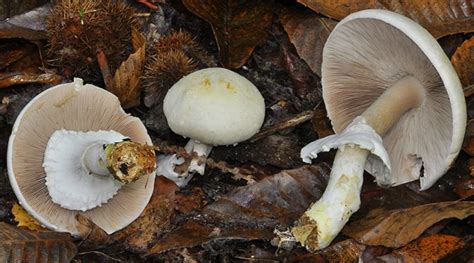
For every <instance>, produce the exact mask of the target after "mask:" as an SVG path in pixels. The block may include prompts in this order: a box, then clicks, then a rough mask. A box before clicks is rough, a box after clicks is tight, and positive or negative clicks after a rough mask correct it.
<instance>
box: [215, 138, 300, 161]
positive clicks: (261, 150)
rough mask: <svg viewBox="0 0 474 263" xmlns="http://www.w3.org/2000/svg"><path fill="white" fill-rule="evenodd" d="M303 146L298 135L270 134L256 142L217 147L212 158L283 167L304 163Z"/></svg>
mask: <svg viewBox="0 0 474 263" xmlns="http://www.w3.org/2000/svg"><path fill="white" fill-rule="evenodd" d="M300 150H301V146H300V145H299V144H298V138H297V137H296V136H283V135H270V136H267V137H265V138H262V139H261V140H258V141H256V142H254V143H250V142H244V143H239V144H238V145H237V146H235V147H226V146H222V147H215V148H214V149H213V150H212V152H211V158H214V159H216V160H234V161H238V162H240V163H246V162H254V163H257V164H259V165H262V166H264V165H268V164H270V165H273V166H276V167H279V168H283V169H289V168H295V167H298V166H300V165H301V164H302V161H301V158H300V153H299V152H300Z"/></svg>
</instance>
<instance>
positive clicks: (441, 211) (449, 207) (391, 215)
mask: <svg viewBox="0 0 474 263" xmlns="http://www.w3.org/2000/svg"><path fill="white" fill-rule="evenodd" d="M473 214H474V202H470V201H452V202H440V203H433V204H427V205H421V206H416V207H413V208H408V209H399V210H392V211H384V210H382V209H378V210H374V211H372V213H370V214H369V216H367V217H366V218H364V219H362V220H358V221H356V222H353V223H352V224H350V225H348V226H346V227H345V228H344V229H343V233H344V234H346V235H348V236H350V237H352V238H354V239H356V240H358V241H360V242H361V243H363V244H366V245H373V246H377V245H382V246H385V247H394V248H399V247H402V246H404V245H406V244H408V243H409V242H410V241H412V240H415V239H416V238H417V237H419V236H420V235H421V234H422V233H423V232H424V231H425V230H426V229H427V228H428V227H430V226H432V225H433V224H434V223H436V222H439V221H441V220H443V219H446V218H453V217H455V218H458V219H463V218H466V217H467V216H470V215H473Z"/></svg>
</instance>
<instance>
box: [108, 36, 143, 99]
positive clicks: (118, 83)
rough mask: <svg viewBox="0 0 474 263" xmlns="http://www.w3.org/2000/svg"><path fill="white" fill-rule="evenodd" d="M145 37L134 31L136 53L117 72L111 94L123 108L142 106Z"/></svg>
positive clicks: (133, 40) (133, 39) (133, 41)
mask: <svg viewBox="0 0 474 263" xmlns="http://www.w3.org/2000/svg"><path fill="white" fill-rule="evenodd" d="M145 43H146V40H145V36H143V34H142V33H140V32H138V31H137V30H135V29H133V30H132V45H133V50H134V53H133V54H131V55H130V56H129V57H128V58H127V60H125V61H124V62H122V64H121V65H120V67H119V68H118V69H117V70H116V71H115V75H114V78H113V84H112V87H111V88H110V89H109V91H110V92H112V93H114V94H115V95H116V96H117V97H118V98H119V100H120V103H121V104H122V107H124V108H130V107H134V106H138V105H139V104H140V89H139V87H140V86H139V84H140V76H141V75H142V71H143V64H144V63H145Z"/></svg>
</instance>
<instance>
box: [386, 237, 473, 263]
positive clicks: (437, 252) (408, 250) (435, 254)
mask: <svg viewBox="0 0 474 263" xmlns="http://www.w3.org/2000/svg"><path fill="white" fill-rule="evenodd" d="M464 245H465V243H464V241H463V240H462V239H460V238H459V237H455V236H450V235H442V234H437V235H431V236H427V237H422V238H420V239H418V240H415V241H413V242H411V243H410V244H408V245H406V246H404V247H402V248H400V249H397V250H395V251H393V252H392V253H391V254H389V255H386V256H383V257H381V259H382V260H384V261H385V262H436V261H438V260H440V259H441V258H443V257H445V256H447V255H449V254H451V253H452V252H453V251H455V250H457V249H460V248H462V247H463V246H464Z"/></svg>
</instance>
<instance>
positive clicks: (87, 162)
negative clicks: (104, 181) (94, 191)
mask: <svg viewBox="0 0 474 263" xmlns="http://www.w3.org/2000/svg"><path fill="white" fill-rule="evenodd" d="M106 146H107V144H105V143H104V142H96V143H94V144H91V145H90V146H89V147H87V148H86V150H85V151H84V154H83V155H82V162H81V163H82V167H83V168H84V169H85V170H86V171H89V174H94V175H99V176H110V171H109V169H108V165H107V157H106V154H105V148H106Z"/></svg>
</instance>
